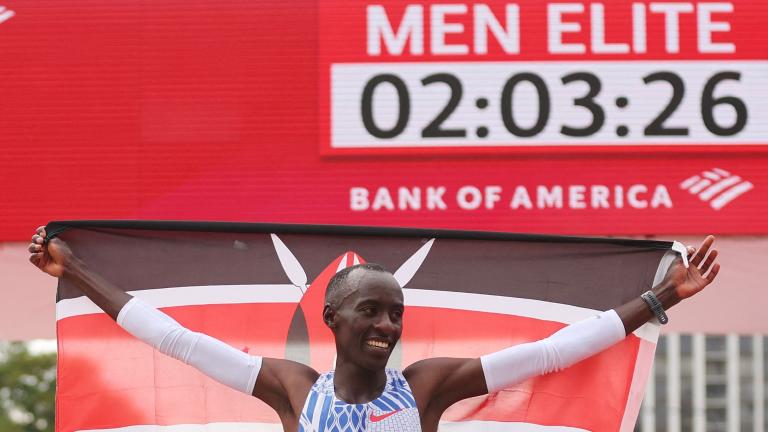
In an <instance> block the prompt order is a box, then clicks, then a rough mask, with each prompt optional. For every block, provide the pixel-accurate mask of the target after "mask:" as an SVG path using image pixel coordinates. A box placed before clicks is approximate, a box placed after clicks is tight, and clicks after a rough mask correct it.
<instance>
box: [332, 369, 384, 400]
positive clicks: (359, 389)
mask: <svg viewBox="0 0 768 432" xmlns="http://www.w3.org/2000/svg"><path fill="white" fill-rule="evenodd" d="M386 383H387V373H386V372H385V371H384V369H381V370H378V371H372V370H369V369H363V368H360V367H359V366H357V365H354V364H351V363H346V362H344V361H341V360H340V359H337V361H336V371H335V372H334V377H333V387H334V392H335V393H336V397H337V398H339V399H341V400H343V401H344V402H347V403H357V404H359V403H367V402H370V401H372V400H374V399H376V398H378V397H379V396H380V395H381V393H382V392H383V391H384V386H385V385H386Z"/></svg>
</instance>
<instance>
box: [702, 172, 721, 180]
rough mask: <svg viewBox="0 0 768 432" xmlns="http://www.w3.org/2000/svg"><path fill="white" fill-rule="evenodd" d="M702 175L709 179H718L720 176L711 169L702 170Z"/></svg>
mask: <svg viewBox="0 0 768 432" xmlns="http://www.w3.org/2000/svg"><path fill="white" fill-rule="evenodd" d="M702 175H704V177H706V178H708V179H710V180H720V176H719V175H717V174H715V173H713V172H712V171H704V172H703V173H702Z"/></svg>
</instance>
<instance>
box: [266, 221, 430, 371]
mask: <svg viewBox="0 0 768 432" xmlns="http://www.w3.org/2000/svg"><path fill="white" fill-rule="evenodd" d="M270 236H271V238H272V244H273V245H274V246H275V252H277V257H278V260H279V261H280V265H281V266H282V268H283V271H284V272H285V274H286V276H288V280H289V281H290V282H291V284H292V285H293V286H295V287H297V288H298V289H299V290H300V292H301V299H300V300H299V303H298V304H297V306H296V310H295V312H294V316H293V319H292V320H291V325H290V327H289V330H288V340H287V344H286V350H285V358H287V359H290V360H295V361H299V362H302V363H305V364H308V365H310V366H312V367H314V368H317V369H320V370H322V369H325V368H328V367H332V366H333V364H334V362H335V354H336V347H335V346H334V345H333V338H332V335H331V332H330V331H329V330H328V329H327V328H325V327H324V326H323V325H322V302H323V298H324V297H325V288H326V286H327V285H328V281H329V280H330V279H331V277H333V275H334V274H336V273H337V272H339V271H341V270H342V269H344V268H346V267H349V266H352V265H356V264H360V263H362V262H365V261H364V260H363V259H362V258H361V257H360V256H359V255H357V254H356V253H355V252H346V253H344V254H343V255H340V256H339V257H338V258H336V260H334V261H332V262H331V263H330V264H329V265H328V266H327V267H326V268H325V269H324V270H323V271H322V272H321V273H320V274H319V275H318V276H317V277H316V278H315V279H314V280H313V281H312V282H311V283H308V278H307V273H306V271H304V267H303V266H302V265H301V263H300V262H299V260H298V259H297V258H296V256H295V255H294V254H293V252H291V250H290V249H288V246H286V245H285V243H283V241H282V240H280V238H279V237H278V236H277V235H275V234H271V235H270ZM434 242H435V239H434V238H432V239H430V240H429V241H427V242H426V243H425V244H424V245H422V246H421V247H420V248H419V249H418V250H417V251H416V252H415V253H414V254H413V255H411V256H410V257H409V258H408V259H407V260H405V262H404V263H403V264H401V265H400V267H399V268H398V269H397V270H396V271H395V272H394V274H393V275H394V277H395V280H397V283H398V284H400V286H401V287H402V288H405V287H406V285H407V284H408V282H410V281H411V279H412V278H413V276H414V275H416V272H417V271H418V270H419V268H421V265H422V264H423V263H424V261H425V260H426V258H427V255H428V254H429V251H430V249H431V248H432V244H433V243H434ZM334 264H335V265H334ZM310 341H311V342H312V344H311V345H312V346H311V348H310ZM401 358H402V348H401V347H400V344H399V343H398V345H397V346H396V347H395V350H394V352H393V353H392V355H391V356H390V366H399V363H400V359H401Z"/></svg>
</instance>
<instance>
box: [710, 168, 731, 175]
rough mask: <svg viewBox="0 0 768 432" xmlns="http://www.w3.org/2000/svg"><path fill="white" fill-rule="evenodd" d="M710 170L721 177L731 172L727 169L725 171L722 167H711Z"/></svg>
mask: <svg viewBox="0 0 768 432" xmlns="http://www.w3.org/2000/svg"><path fill="white" fill-rule="evenodd" d="M712 171H714V172H716V173H718V174H720V175H721V176H723V177H728V176H729V175H731V173H729V172H728V171H726V170H724V169H722V168H712Z"/></svg>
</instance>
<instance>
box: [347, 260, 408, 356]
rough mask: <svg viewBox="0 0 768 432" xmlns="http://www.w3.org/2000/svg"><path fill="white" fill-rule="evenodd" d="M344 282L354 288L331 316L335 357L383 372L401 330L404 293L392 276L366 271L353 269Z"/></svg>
mask: <svg viewBox="0 0 768 432" xmlns="http://www.w3.org/2000/svg"><path fill="white" fill-rule="evenodd" d="M347 283H349V284H351V286H352V287H356V288H357V289H356V290H355V291H353V292H352V294H350V295H349V296H348V297H347V298H345V299H344V300H343V301H342V302H341V304H340V305H339V306H338V308H337V310H336V311H335V313H333V314H332V321H333V326H332V329H333V333H334V335H335V336H336V351H337V354H338V358H339V359H340V360H343V361H347V362H352V363H354V364H357V365H359V366H362V367H363V368H365V369H371V370H378V369H382V368H384V367H385V366H386V365H387V360H388V359H389V356H390V354H391V353H392V350H393V349H394V347H395V344H396V343H397V341H398V340H399V339H400V334H401V333H402V330H403V290H402V289H400V286H399V285H398V283H397V281H396V280H395V278H394V277H392V275H391V274H389V273H384V272H379V271H371V270H365V269H357V270H354V271H353V272H352V273H351V274H350V275H349V276H348V279H347Z"/></svg>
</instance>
